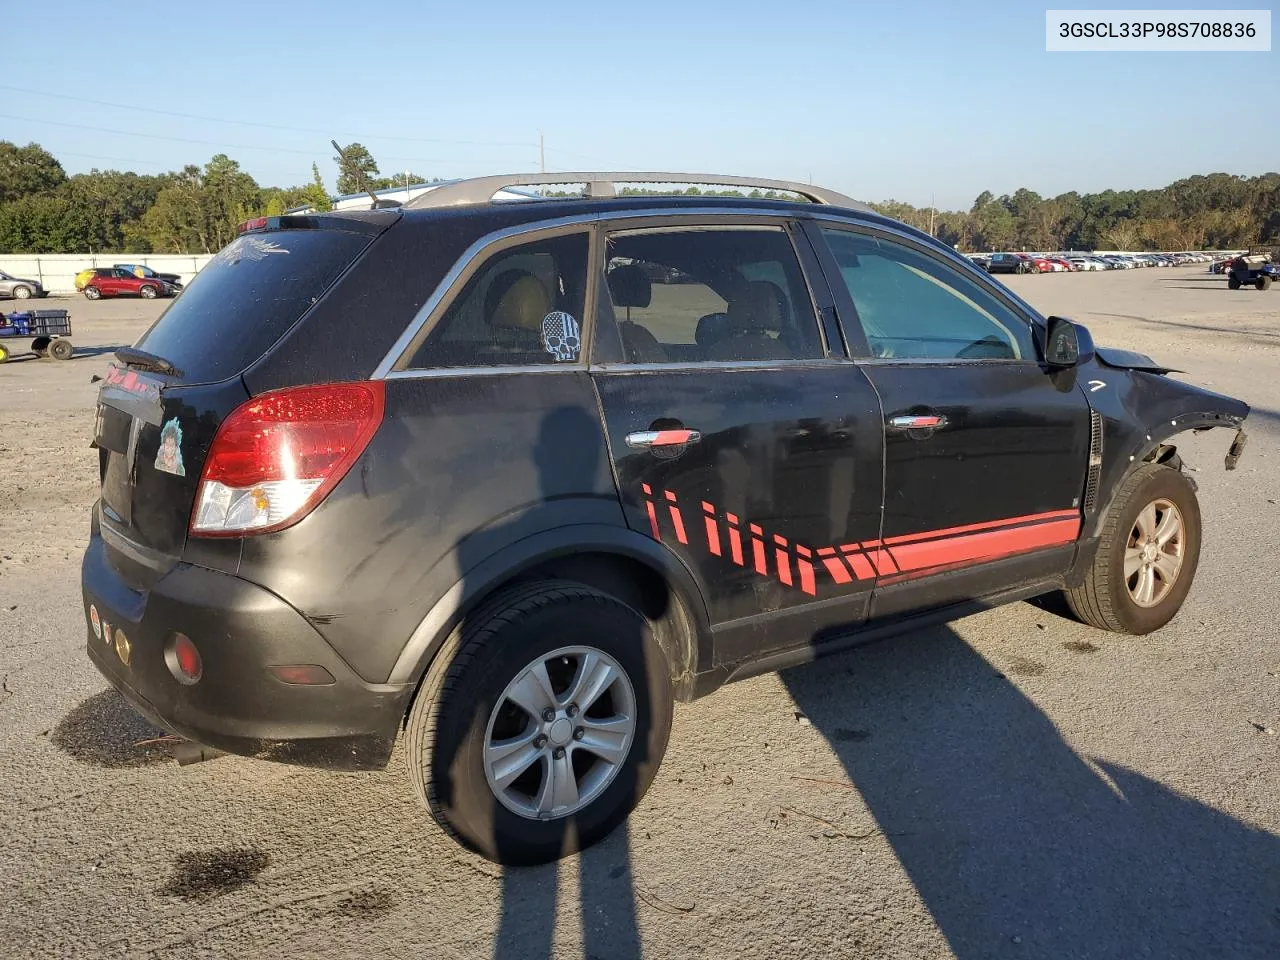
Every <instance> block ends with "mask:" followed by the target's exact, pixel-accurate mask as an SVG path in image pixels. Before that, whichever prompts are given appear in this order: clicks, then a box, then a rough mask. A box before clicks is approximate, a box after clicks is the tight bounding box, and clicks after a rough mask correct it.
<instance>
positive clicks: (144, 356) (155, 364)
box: [116, 347, 182, 377]
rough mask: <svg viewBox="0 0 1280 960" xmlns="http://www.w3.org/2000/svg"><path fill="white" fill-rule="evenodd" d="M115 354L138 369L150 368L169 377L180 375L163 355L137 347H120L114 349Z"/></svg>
mask: <svg viewBox="0 0 1280 960" xmlns="http://www.w3.org/2000/svg"><path fill="white" fill-rule="evenodd" d="M116 356H117V357H119V358H120V359H121V360H122V361H124V362H125V363H126V364H128V365H129V366H131V367H137V368H138V369H140V370H150V371H151V372H152V373H165V374H168V375H169V376H171V377H180V376H182V371H181V370H179V369H178V368H177V367H175V366H174V365H173V364H172V363H170V362H169V361H168V360H166V359H165V358H164V357H160V356H157V355H156V354H154V353H148V352H147V351H146V350H139V349H138V348H137V347H121V348H120V349H118V350H117V351H116Z"/></svg>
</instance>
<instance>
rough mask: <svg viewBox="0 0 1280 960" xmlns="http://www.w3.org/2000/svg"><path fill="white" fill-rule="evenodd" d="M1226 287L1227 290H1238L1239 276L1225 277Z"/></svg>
mask: <svg viewBox="0 0 1280 960" xmlns="http://www.w3.org/2000/svg"><path fill="white" fill-rule="evenodd" d="M1227 289H1228V290H1239V289H1240V278H1239V277H1227Z"/></svg>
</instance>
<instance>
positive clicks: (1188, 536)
mask: <svg viewBox="0 0 1280 960" xmlns="http://www.w3.org/2000/svg"><path fill="white" fill-rule="evenodd" d="M1159 499H1165V500H1170V501H1172V502H1173V504H1174V505H1175V506H1176V507H1177V508H1178V511H1179V512H1180V513H1181V514H1182V523H1183V538H1184V552H1183V556H1182V568H1181V570H1180V571H1179V572H1178V579H1177V580H1176V581H1174V584H1173V587H1172V588H1171V589H1170V591H1169V593H1168V594H1167V595H1166V596H1165V598H1164V599H1163V600H1162V601H1160V603H1159V604H1158V605H1156V606H1154V607H1141V606H1139V605H1138V604H1137V603H1135V602H1134V600H1133V598H1132V597H1130V596H1129V588H1128V586H1127V585H1126V582H1125V577H1124V552H1125V547H1126V545H1127V544H1128V542H1129V533H1130V531H1132V530H1133V525H1134V523H1135V521H1136V520H1137V518H1138V514H1139V513H1141V512H1142V510H1143V509H1144V508H1145V507H1146V506H1147V505H1148V504H1150V503H1151V502H1153V501H1155V500H1159ZM1200 542H1201V525H1200V503H1199V501H1198V500H1197V499H1196V494H1195V490H1194V489H1193V488H1192V486H1191V484H1190V483H1189V482H1188V480H1187V478H1186V477H1184V476H1183V475H1182V474H1181V473H1180V472H1179V471H1177V470H1174V469H1173V468H1171V467H1165V468H1162V469H1161V470H1159V471H1158V472H1157V473H1154V474H1151V475H1150V476H1148V477H1147V478H1146V479H1144V480H1142V481H1140V482H1139V484H1138V486H1137V487H1136V488H1135V489H1134V491H1133V493H1132V495H1131V496H1130V497H1129V498H1128V500H1127V501H1126V502H1125V504H1124V507H1123V510H1122V512H1121V514H1120V516H1119V518H1118V521H1117V524H1116V532H1115V539H1114V542H1113V543H1112V544H1111V549H1110V551H1109V553H1108V555H1107V563H1108V565H1109V568H1110V569H1111V570H1112V571H1114V575H1113V576H1111V577H1110V578H1109V586H1110V593H1111V609H1112V611H1113V612H1114V613H1115V615H1116V617H1117V618H1118V619H1119V620H1120V623H1121V624H1122V625H1123V626H1124V628H1125V630H1126V631H1128V632H1129V633H1135V634H1145V633H1151V632H1152V631H1153V630H1158V629H1160V628H1161V627H1163V626H1164V625H1165V624H1166V623H1168V622H1169V621H1170V620H1172V619H1173V618H1174V617H1175V616H1176V615H1177V613H1178V611H1179V610H1180V609H1181V608H1182V604H1183V602H1184V601H1185V600H1186V598H1187V594H1188V592H1190V590H1191V584H1192V582H1193V581H1194V580H1195V575H1196V568H1197V567H1198V566H1199V563H1200Z"/></svg>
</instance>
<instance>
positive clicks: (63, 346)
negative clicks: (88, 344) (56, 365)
mask: <svg viewBox="0 0 1280 960" xmlns="http://www.w3.org/2000/svg"><path fill="white" fill-rule="evenodd" d="M75 352H76V348H75V347H73V346H72V345H71V341H70V340H63V339H62V338H61V337H58V338H57V339H56V340H53V341H51V342H50V343H49V356H51V357H53V359H55V360H70V359H71V355H72V354H73V353H75Z"/></svg>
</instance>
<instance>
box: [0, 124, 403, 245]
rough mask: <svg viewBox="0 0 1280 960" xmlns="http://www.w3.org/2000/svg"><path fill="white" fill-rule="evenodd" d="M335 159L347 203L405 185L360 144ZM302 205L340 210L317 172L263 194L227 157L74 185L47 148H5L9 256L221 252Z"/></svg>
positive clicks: (0, 217) (1, 164) (0, 218)
mask: <svg viewBox="0 0 1280 960" xmlns="http://www.w3.org/2000/svg"><path fill="white" fill-rule="evenodd" d="M334 159H335V161H337V162H338V168H339V176H338V183H337V186H338V192H339V193H340V194H342V193H355V192H356V191H358V190H360V189H362V187H361V184H368V186H369V187H370V188H371V189H374V190H378V189H382V188H385V187H393V186H399V185H401V184H403V183H404V182H405V179H406V178H405V175H403V174H402V175H401V176H398V177H380V176H378V165H377V162H376V161H375V160H374V159H373V157H372V155H370V153H369V151H368V150H367V149H366V148H365V147H364V146H362V145H361V144H359V143H353V144H350V145H348V146H347V147H345V148H343V151H342V154H341V156H337V157H334ZM407 176H408V179H409V182H411V183H419V182H425V180H424V178H422V177H420V176H419V175H418V174H415V173H412V172H410V173H409V174H408V175H407ZM303 205H310V206H313V207H315V208H316V209H317V210H329V209H331V207H332V203H331V202H330V199H329V189H328V187H327V186H326V185H325V182H324V178H323V177H321V175H320V168H319V166H318V165H317V164H315V163H313V164H312V165H311V180H310V181H309V182H307V183H303V184H300V185H298V186H293V187H262V186H259V184H258V182H257V181H256V180H254V178H253V177H252V176H250V175H249V174H248V173H246V172H245V171H244V170H242V169H240V164H239V163H238V162H236V161H235V160H232V159H231V158H230V157H228V156H227V155H226V154H222V153H220V154H217V155H216V156H214V157H213V158H211V159H210V160H209V162H208V163H206V164H204V166H202V167H201V166H196V165H195V164H188V165H186V166H185V167H183V168H182V169H181V170H179V171H172V172H169V173H162V174H158V175H150V174H138V173H132V172H122V171H119V170H96V169H95V170H92V171H90V172H89V173H78V174H75V175H74V176H70V177H69V176H67V173H66V171H65V170H64V169H63V167H62V164H61V163H59V162H58V160H57V158H56V157H54V156H53V154H51V153H49V152H48V151H47V150H45V149H44V148H43V147H41V146H40V145H39V144H35V143H29V144H27V145H26V146H18V145H17V144H15V143H11V142H9V141H6V140H0V253H93V252H96V251H110V252H113V253H214V252H216V251H218V250H220V249H222V247H224V246H226V244H228V243H230V242H231V241H232V240H233V239H235V236H236V227H237V225H238V224H240V223H241V222H242V221H244V220H246V219H249V218H250V217H255V216H278V215H279V214H282V213H284V212H285V211H286V210H288V209H291V208H293V207H298V206H303Z"/></svg>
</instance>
